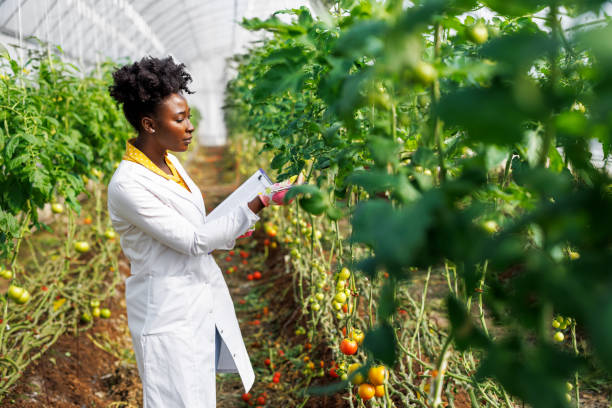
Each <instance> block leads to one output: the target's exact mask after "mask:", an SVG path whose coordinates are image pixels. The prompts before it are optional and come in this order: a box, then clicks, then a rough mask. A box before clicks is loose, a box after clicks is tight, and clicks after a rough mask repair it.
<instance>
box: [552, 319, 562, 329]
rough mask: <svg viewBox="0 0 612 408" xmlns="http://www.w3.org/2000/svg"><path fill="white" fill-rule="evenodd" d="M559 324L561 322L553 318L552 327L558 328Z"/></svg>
mask: <svg viewBox="0 0 612 408" xmlns="http://www.w3.org/2000/svg"><path fill="white" fill-rule="evenodd" d="M560 326H561V323H559V322H558V321H557V320H553V322H552V327H554V328H555V329H558V328H559V327H560Z"/></svg>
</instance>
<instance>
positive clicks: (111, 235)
mask: <svg viewBox="0 0 612 408" xmlns="http://www.w3.org/2000/svg"><path fill="white" fill-rule="evenodd" d="M104 236H105V237H106V238H108V239H115V238H116V237H117V233H116V232H115V230H114V229H112V228H108V229H107V230H106V231H104Z"/></svg>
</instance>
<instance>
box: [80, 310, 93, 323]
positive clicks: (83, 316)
mask: <svg viewBox="0 0 612 408" xmlns="http://www.w3.org/2000/svg"><path fill="white" fill-rule="evenodd" d="M81 321H82V322H84V323H89V322H91V315H90V314H89V313H87V312H83V314H81Z"/></svg>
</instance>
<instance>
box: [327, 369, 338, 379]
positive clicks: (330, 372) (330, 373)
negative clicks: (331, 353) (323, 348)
mask: <svg viewBox="0 0 612 408" xmlns="http://www.w3.org/2000/svg"><path fill="white" fill-rule="evenodd" d="M329 376H330V377H331V378H338V377H339V375H338V373H336V367H332V368H330V369H329Z"/></svg>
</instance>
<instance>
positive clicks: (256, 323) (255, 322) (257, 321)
mask: <svg viewBox="0 0 612 408" xmlns="http://www.w3.org/2000/svg"><path fill="white" fill-rule="evenodd" d="M259 323H261V322H260V321H259V319H255V320H253V325H255V326H259Z"/></svg>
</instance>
